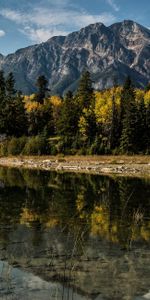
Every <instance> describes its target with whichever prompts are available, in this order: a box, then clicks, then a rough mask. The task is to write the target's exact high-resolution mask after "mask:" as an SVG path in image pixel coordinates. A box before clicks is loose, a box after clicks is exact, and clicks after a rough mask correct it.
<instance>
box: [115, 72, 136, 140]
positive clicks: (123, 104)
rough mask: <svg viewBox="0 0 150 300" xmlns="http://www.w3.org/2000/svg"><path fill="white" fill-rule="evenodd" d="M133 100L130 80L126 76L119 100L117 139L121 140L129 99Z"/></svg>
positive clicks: (133, 93)
mask: <svg viewBox="0 0 150 300" xmlns="http://www.w3.org/2000/svg"><path fill="white" fill-rule="evenodd" d="M134 98H135V92H134V87H133V84H132V81H131V78H130V77H129V76H128V77H127V78H126V80H125V83H124V86H123V89H122V93H121V99H120V118H119V137H120V138H121V135H122V130H123V121H124V117H125V114H126V110H127V109H128V103H129V101H130V100H131V99H134Z"/></svg>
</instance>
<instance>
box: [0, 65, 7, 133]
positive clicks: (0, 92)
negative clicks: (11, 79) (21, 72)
mask: <svg viewBox="0 0 150 300" xmlns="http://www.w3.org/2000/svg"><path fill="white" fill-rule="evenodd" d="M5 98H6V83H5V78H4V72H3V71H2V70H1V71H0V133H4V118H3V108H4V105H5Z"/></svg>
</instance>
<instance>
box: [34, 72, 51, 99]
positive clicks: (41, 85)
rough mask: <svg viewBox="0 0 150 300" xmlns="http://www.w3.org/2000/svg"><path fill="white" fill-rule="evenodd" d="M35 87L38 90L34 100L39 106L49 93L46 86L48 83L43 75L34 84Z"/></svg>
mask: <svg viewBox="0 0 150 300" xmlns="http://www.w3.org/2000/svg"><path fill="white" fill-rule="evenodd" d="M36 86H37V88H38V92H37V94H36V96H35V100H36V101H37V102H39V103H41V104H43V102H44V99H45V98H46V93H47V92H48V91H49V90H48V88H47V86H48V81H47V79H46V78H45V76H44V75H42V76H39V77H38V79H37V82H36Z"/></svg>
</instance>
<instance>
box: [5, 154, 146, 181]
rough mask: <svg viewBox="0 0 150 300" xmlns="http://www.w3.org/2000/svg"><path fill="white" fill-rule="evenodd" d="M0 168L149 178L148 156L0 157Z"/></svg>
mask: <svg viewBox="0 0 150 300" xmlns="http://www.w3.org/2000/svg"><path fill="white" fill-rule="evenodd" d="M0 166H7V167H15V168H29V169H41V170H49V171H51V170H53V171H54V170H55V171H65V172H68V171H69V172H80V173H91V174H119V175H122V176H126V175H129V176H150V156H66V157H60V156H44V157H43V156H41V157H34V156H32V157H31V156H30V157H1V158H0Z"/></svg>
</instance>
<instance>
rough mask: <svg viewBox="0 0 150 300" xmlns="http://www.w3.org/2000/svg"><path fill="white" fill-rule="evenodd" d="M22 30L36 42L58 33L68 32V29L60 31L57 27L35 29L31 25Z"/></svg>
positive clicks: (43, 40)
mask: <svg viewBox="0 0 150 300" xmlns="http://www.w3.org/2000/svg"><path fill="white" fill-rule="evenodd" d="M20 32H22V33H24V34H25V35H26V36H27V37H28V38H30V40H31V41H33V42H35V43H41V42H46V41H47V40H48V39H49V38H51V37H53V36H58V35H67V33H68V32H66V31H61V30H60V31H59V30H57V29H51V30H50V29H49V30H48V29H47V30H46V29H43V28H39V29H34V28H31V27H25V28H24V29H21V30H20Z"/></svg>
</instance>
